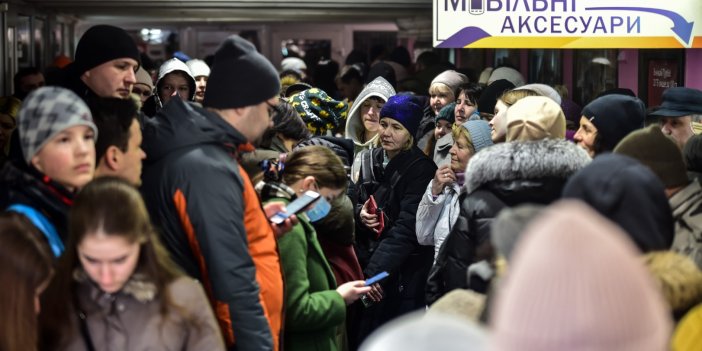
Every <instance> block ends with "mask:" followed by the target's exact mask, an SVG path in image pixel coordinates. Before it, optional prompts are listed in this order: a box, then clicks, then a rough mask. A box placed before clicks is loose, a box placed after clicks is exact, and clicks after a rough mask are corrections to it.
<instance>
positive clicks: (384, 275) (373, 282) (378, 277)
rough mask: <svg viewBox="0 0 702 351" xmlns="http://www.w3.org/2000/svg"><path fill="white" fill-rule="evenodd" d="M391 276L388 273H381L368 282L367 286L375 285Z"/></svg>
mask: <svg viewBox="0 0 702 351" xmlns="http://www.w3.org/2000/svg"><path fill="white" fill-rule="evenodd" d="M388 276H389V274H388V272H380V273H378V274H376V275H374V276H372V277H370V278H368V280H366V286H369V285H373V284H375V283H377V282H379V281H381V280H383V279H385V278H387V277H388Z"/></svg>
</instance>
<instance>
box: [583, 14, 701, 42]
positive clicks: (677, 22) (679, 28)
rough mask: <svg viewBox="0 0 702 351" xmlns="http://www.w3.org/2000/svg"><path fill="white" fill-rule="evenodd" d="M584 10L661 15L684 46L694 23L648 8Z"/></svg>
mask: <svg viewBox="0 0 702 351" xmlns="http://www.w3.org/2000/svg"><path fill="white" fill-rule="evenodd" d="M585 10H610V11H641V12H650V13H655V14H659V15H663V16H665V17H668V18H670V20H672V21H673V27H672V28H670V29H672V30H673V32H675V34H676V35H677V36H678V37H679V38H680V39H681V40H682V41H683V42H684V43H685V44H686V45H687V44H688V43H689V42H690V36H692V27H693V26H694V24H695V22H688V21H687V20H686V19H685V18H684V17H683V16H681V15H679V14H678V13H676V12H673V11H668V10H663V9H654V8H650V7H589V8H586V9H585Z"/></svg>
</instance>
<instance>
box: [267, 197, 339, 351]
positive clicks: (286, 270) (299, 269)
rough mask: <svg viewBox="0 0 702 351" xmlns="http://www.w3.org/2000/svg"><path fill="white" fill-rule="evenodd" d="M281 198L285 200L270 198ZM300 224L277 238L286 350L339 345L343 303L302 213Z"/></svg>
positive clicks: (305, 350)
mask: <svg viewBox="0 0 702 351" xmlns="http://www.w3.org/2000/svg"><path fill="white" fill-rule="evenodd" d="M270 201H283V202H285V203H286V204H287V203H289V200H287V199H281V198H277V199H271V200H270ZM298 219H299V221H300V223H299V224H297V225H295V226H294V227H293V229H292V230H291V231H290V232H288V233H286V234H285V235H283V237H282V238H280V239H278V250H279V252H280V263H281V266H282V267H283V274H284V277H285V326H284V333H285V336H284V339H283V340H284V344H285V347H284V349H285V350H286V351H295V350H301V351H308V350H324V351H328V350H332V351H336V350H339V349H341V348H342V345H340V343H341V341H340V339H339V329H340V328H342V329H343V327H344V321H345V319H346V304H345V303H344V299H343V298H342V297H341V295H339V293H337V292H336V290H335V289H336V280H335V279H334V274H333V273H332V270H331V267H330V266H329V263H328V262H327V260H326V258H325V257H324V254H323V253H322V248H321V247H320V245H319V242H318V241H317V234H316V233H315V231H314V228H313V227H312V225H311V224H310V222H309V221H308V219H307V216H305V215H304V214H302V215H299V216H298Z"/></svg>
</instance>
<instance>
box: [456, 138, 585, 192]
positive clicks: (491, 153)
mask: <svg viewBox="0 0 702 351" xmlns="http://www.w3.org/2000/svg"><path fill="white" fill-rule="evenodd" d="M589 162H590V157H589V156H588V155H587V153H586V152H585V151H584V150H583V149H582V148H580V147H578V146H577V145H575V144H573V143H571V142H569V141H567V140H556V139H543V140H538V141H513V142H508V143H501V144H496V145H493V146H490V147H488V148H485V149H483V150H481V151H480V152H478V153H476V154H475V156H473V157H472V158H471V159H470V161H468V167H466V174H465V177H466V183H465V187H466V191H467V192H468V193H471V192H473V191H475V190H477V189H478V188H481V187H484V186H489V187H490V188H492V189H494V190H496V189H500V188H502V190H505V191H510V192H515V191H517V190H519V189H521V188H539V187H542V186H543V184H544V182H548V183H550V182H554V183H558V184H560V186H562V185H563V184H565V181H566V180H567V179H568V177H570V176H571V175H573V174H574V173H575V172H577V171H579V170H580V169H582V168H583V167H585V166H586V165H587V164H588V163H589ZM558 184H557V185H558ZM558 192H559V194H560V189H559V190H558Z"/></svg>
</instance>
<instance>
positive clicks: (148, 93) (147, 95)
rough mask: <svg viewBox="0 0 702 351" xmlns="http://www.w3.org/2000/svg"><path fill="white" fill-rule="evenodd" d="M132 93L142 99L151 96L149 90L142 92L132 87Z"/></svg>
mask: <svg viewBox="0 0 702 351" xmlns="http://www.w3.org/2000/svg"><path fill="white" fill-rule="evenodd" d="M132 93H134V94H137V95H142V96H144V97H149V96H151V94H152V92H151V90H149V89H144V90H142V89H141V88H134V87H132Z"/></svg>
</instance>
